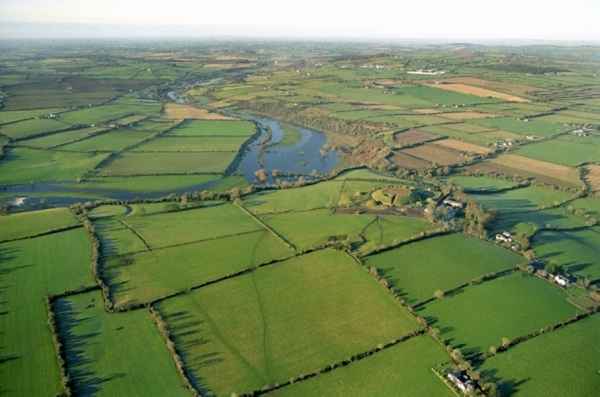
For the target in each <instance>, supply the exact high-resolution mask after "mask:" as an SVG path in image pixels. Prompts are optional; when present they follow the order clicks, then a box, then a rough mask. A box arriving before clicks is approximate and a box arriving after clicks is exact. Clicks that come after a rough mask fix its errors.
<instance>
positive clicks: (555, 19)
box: [0, 0, 600, 41]
mask: <svg viewBox="0 0 600 397" xmlns="http://www.w3.org/2000/svg"><path fill="white" fill-rule="evenodd" d="M2 21H3V22H4V25H5V27H4V29H3V30H0V33H3V34H4V35H5V36H17V35H25V36H27V35H28V34H30V35H33V36H37V35H40V34H42V35H43V33H44V32H43V29H42V30H41V31H36V29H35V26H34V25H32V24H31V23H32V22H33V23H41V24H43V25H40V26H50V25H52V26H54V27H55V31H54V34H59V32H62V33H61V34H64V35H67V34H68V33H69V29H68V28H65V27H66V26H69V24H83V25H90V26H92V25H93V26H96V27H97V26H98V25H106V26H105V29H98V30H97V29H92V28H90V29H88V30H86V29H84V28H82V27H80V28H78V29H74V30H73V32H75V33H74V34H75V35H89V36H93V35H95V34H98V35H111V33H110V32H111V30H110V29H107V28H108V27H109V26H110V27H114V28H115V30H114V35H123V34H128V33H131V34H132V35H135V36H140V35H147V36H153V35H157V32H160V34H161V35H162V34H164V35H177V34H184V33H185V34H187V33H190V32H193V33H196V34H199V35H207V34H210V35H238V36H247V37H253V36H265V35H266V36H269V35H274V36H288V37H298V36H305V37H317V36H320V37H323V36H334V37H350V38H358V37H364V38H367V37H375V38H384V37H385V38H407V39H410V38H425V39H435V38H439V39H444V38H446V39H507V38H508V39H510V38H518V39H545V40H596V41H597V40H600V0H567V1H556V0H555V1H552V0H495V1H489V0H488V1H486V0H428V1H427V0H414V1H401V0H388V1H383V0H362V1H354V0H295V1H288V0H0V24H2ZM8 21H10V22H16V23H10V24H7V23H6V22H8ZM59 25H60V26H62V28H57V27H56V26H59ZM159 26H162V28H161V29H159V30H153V29H148V28H149V27H159ZM60 29H62V30H60ZM86 32H87V33H86ZM46 33H48V34H52V33H51V32H46ZM59 35H60V34H59Z"/></svg>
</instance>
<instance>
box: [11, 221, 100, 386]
mask: <svg viewBox="0 0 600 397" xmlns="http://www.w3.org/2000/svg"><path fill="white" fill-rule="evenodd" d="M0 264H1V268H0V286H1V288H2V301H1V303H0V313H1V314H0V358H1V360H0V393H1V394H2V395H6V396H43V395H53V396H54V395H58V394H59V393H60V392H61V391H62V385H61V383H60V372H59V368H58V360H57V357H56V353H55V350H54V346H53V344H52V335H51V333H50V328H49V327H48V313H47V311H46V303H45V299H46V296H47V295H48V294H58V293H61V292H64V291H66V290H71V289H76V288H79V287H81V286H87V285H93V279H92V274H91V271H90V247H89V243H88V239H87V236H86V234H85V232H84V231H83V229H78V230H71V231H67V232H62V233H56V234H52V235H49V236H44V237H37V238H34V239H28V240H22V241H16V242H12V243H5V244H1V245H0Z"/></svg>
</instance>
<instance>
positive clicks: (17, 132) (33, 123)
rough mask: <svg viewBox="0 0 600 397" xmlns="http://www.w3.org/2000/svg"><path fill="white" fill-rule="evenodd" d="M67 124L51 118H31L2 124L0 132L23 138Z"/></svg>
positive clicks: (14, 137)
mask: <svg viewBox="0 0 600 397" xmlns="http://www.w3.org/2000/svg"><path fill="white" fill-rule="evenodd" d="M68 127H69V125H68V124H65V123H62V122H60V121H57V120H52V119H32V120H25V121H20V122H18V123H14V124H8V125H3V126H1V127H0V133H2V134H4V135H7V136H9V137H11V138H13V139H23V138H27V137H29V136H32V135H36V134H40V133H44V132H53V131H58V130H62V129H65V128H68Z"/></svg>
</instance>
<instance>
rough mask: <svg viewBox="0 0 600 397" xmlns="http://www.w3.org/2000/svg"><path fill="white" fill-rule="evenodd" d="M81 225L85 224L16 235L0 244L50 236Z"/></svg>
mask: <svg viewBox="0 0 600 397" xmlns="http://www.w3.org/2000/svg"><path fill="white" fill-rule="evenodd" d="M80 227H83V225H82V224H80V223H79V224H77V225H71V226H64V227H58V228H55V229H49V230H46V231H44V232H40V233H36V234H30V235H27V236H22V237H16V238H12V239H6V240H0V244H4V243H12V242H14V241H20V240H28V239H32V238H37V237H43V236H48V235H50V234H56V233H62V232H67V231H69V230H74V229H79V228H80Z"/></svg>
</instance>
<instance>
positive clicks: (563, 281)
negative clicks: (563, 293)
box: [553, 274, 569, 287]
mask: <svg viewBox="0 0 600 397" xmlns="http://www.w3.org/2000/svg"><path fill="white" fill-rule="evenodd" d="M553 279H554V282H555V283H556V284H558V285H560V286H561V287H568V286H569V279H568V278H567V277H565V276H563V275H560V274H557V275H555V276H554V277H553Z"/></svg>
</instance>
